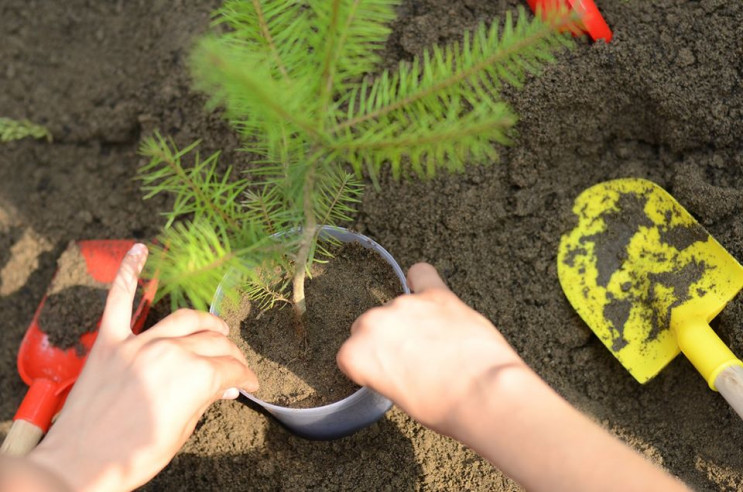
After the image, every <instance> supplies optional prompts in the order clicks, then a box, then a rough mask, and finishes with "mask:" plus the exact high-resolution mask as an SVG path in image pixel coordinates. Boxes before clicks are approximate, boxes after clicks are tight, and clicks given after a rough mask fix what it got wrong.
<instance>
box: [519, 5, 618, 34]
mask: <svg viewBox="0 0 743 492" xmlns="http://www.w3.org/2000/svg"><path fill="white" fill-rule="evenodd" d="M526 3H528V4H529V7H531V9H532V11H534V12H540V13H541V15H542V17H544V16H546V15H548V14H549V13H550V12H552V11H554V10H556V9H558V8H564V7H565V6H568V7H570V8H571V9H574V10H575V11H576V12H578V14H579V15H580V19H581V23H582V24H583V26H582V27H583V31H585V32H586V33H587V34H588V35H589V36H591V39H592V40H594V41H598V40H599V39H603V40H604V42H606V43H608V42H609V41H611V38H612V36H613V33H612V32H611V29H609V25H608V24H607V23H606V21H605V20H604V17H603V16H602V15H601V12H599V9H598V7H596V4H595V3H594V2H593V0H526Z"/></svg>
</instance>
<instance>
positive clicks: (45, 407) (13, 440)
mask: <svg viewBox="0 0 743 492" xmlns="http://www.w3.org/2000/svg"><path fill="white" fill-rule="evenodd" d="M61 396H62V395H61V393H60V391H59V384H58V383H56V382H54V381H51V380H49V379H43V378H41V379H35V380H34V381H33V382H32V383H31V387H30V388H29V389H28V392H26V396H24V397H23V401H22V402H21V406H19V407H18V411H17V412H16V413H15V416H14V417H13V425H12V426H11V427H10V431H9V432H8V435H7V436H6V437H5V441H3V445H2V447H1V448H0V454H9V455H13V456H23V455H25V454H28V452H29V451H31V450H32V449H33V448H34V447H35V446H36V445H37V444H38V443H39V441H40V440H41V437H42V436H43V435H44V433H45V432H46V431H47V430H48V429H49V425H50V424H51V422H52V417H54V414H55V413H56V411H57V410H58V407H59V403H60V398H61Z"/></svg>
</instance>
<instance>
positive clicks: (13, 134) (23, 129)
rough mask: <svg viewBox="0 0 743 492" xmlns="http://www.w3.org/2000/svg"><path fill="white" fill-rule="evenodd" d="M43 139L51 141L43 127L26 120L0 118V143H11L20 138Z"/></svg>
mask: <svg viewBox="0 0 743 492" xmlns="http://www.w3.org/2000/svg"><path fill="white" fill-rule="evenodd" d="M26 137H32V138H45V139H46V140H47V142H51V141H52V134H51V133H49V130H47V129H46V128H45V127H43V126H41V125H37V124H35V123H32V122H30V121H28V120H25V119H24V120H14V119H11V118H3V117H0V142H12V141H13V140H20V139H22V138H26Z"/></svg>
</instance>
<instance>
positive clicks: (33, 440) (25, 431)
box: [0, 420, 44, 456]
mask: <svg viewBox="0 0 743 492" xmlns="http://www.w3.org/2000/svg"><path fill="white" fill-rule="evenodd" d="M43 435H44V431H43V430H42V429H41V427H38V426H36V425H34V424H32V423H31V422H28V421H26V420H16V421H14V422H13V425H12V426H11V427H10V431H8V435H7V436H6V437H5V440H4V441H3V445H2V447H0V454H5V455H8V456H25V455H27V454H28V453H29V452H30V451H31V450H32V449H33V448H35V447H36V445H37V444H38V443H39V441H40V440H41V436H43Z"/></svg>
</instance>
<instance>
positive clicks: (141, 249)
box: [129, 243, 147, 256]
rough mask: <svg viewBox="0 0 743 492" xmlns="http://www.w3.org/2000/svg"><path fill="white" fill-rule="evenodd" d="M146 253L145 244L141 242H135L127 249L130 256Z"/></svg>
mask: <svg viewBox="0 0 743 492" xmlns="http://www.w3.org/2000/svg"><path fill="white" fill-rule="evenodd" d="M146 253H147V246H145V245H144V244H142V243H136V244H135V245H134V246H132V249H130V250H129V254H130V255H131V256H143V255H145V254H146Z"/></svg>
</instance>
